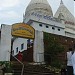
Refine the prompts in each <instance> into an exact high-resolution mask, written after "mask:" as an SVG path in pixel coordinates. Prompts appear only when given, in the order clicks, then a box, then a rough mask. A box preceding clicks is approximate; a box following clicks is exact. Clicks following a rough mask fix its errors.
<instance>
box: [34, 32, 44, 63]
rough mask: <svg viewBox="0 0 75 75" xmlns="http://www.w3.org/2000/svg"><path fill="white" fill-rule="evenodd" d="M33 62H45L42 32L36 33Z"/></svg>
mask: <svg viewBox="0 0 75 75" xmlns="http://www.w3.org/2000/svg"><path fill="white" fill-rule="evenodd" d="M33 60H34V62H44V42H43V32H40V31H35V39H34V51H33Z"/></svg>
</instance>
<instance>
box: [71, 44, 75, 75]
mask: <svg viewBox="0 0 75 75" xmlns="http://www.w3.org/2000/svg"><path fill="white" fill-rule="evenodd" d="M71 59H72V65H73V75H75V44H74V49H73V52H72V57H71Z"/></svg>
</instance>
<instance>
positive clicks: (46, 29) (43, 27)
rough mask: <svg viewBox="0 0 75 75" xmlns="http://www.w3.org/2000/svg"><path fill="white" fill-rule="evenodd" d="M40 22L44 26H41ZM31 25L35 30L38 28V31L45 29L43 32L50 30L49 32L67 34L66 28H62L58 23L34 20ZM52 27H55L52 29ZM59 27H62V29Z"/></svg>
mask: <svg viewBox="0 0 75 75" xmlns="http://www.w3.org/2000/svg"><path fill="white" fill-rule="evenodd" d="M39 24H42V27H41V26H39ZM59 25H60V24H59ZM31 26H32V27H33V28H34V29H35V30H38V31H43V32H48V33H52V34H57V35H63V36H65V30H64V28H62V27H60V26H56V25H53V24H44V23H40V22H33V23H32V24H31ZM46 26H48V28H46ZM52 27H54V28H55V29H52ZM58 29H60V31H59V30H58Z"/></svg>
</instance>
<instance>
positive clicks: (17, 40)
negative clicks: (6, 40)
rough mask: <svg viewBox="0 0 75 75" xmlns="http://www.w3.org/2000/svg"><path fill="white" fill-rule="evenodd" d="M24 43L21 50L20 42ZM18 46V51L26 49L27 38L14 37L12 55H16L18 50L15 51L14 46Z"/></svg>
mask: <svg viewBox="0 0 75 75" xmlns="http://www.w3.org/2000/svg"><path fill="white" fill-rule="evenodd" d="M23 43H24V49H22V50H21V44H23ZM17 47H18V52H19V51H20V52H22V51H24V50H27V39H25V38H16V39H15V40H14V42H13V49H12V50H14V55H17V54H18V52H16V48H17Z"/></svg>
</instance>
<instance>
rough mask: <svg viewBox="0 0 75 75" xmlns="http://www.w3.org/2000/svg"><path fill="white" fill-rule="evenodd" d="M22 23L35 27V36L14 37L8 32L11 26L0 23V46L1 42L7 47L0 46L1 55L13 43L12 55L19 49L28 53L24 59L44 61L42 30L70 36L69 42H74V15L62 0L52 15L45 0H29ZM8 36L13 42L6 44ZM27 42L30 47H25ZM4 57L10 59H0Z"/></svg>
mask: <svg viewBox="0 0 75 75" xmlns="http://www.w3.org/2000/svg"><path fill="white" fill-rule="evenodd" d="M23 23H25V24H28V25H30V26H31V27H33V28H34V29H35V38H34V39H24V38H19V37H18V38H14V37H12V35H11V34H10V32H11V29H12V27H11V26H5V25H3V24H2V27H1V46H2V45H3V44H7V45H8V49H7V47H5V48H4V46H3V47H1V51H0V53H1V54H0V55H1V56H3V53H4V51H6V50H5V49H7V50H9V51H10V50H11V46H12V45H13V46H12V51H13V55H14V56H16V55H17V54H18V52H19V51H21V52H23V54H24V55H28V54H29V55H28V56H27V59H25V57H26V56H24V59H25V60H28V61H34V62H42V63H44V40H43V39H44V32H46V33H50V34H53V35H56V36H61V37H62V38H63V37H64V38H71V42H75V41H74V38H75V17H74V16H73V15H72V14H71V12H70V11H69V10H68V9H67V7H66V6H65V5H64V3H63V1H62V0H61V1H60V6H59V8H58V9H57V11H56V13H55V15H54V16H53V11H52V8H51V6H50V5H49V3H48V1H47V0H31V1H30V3H29V5H28V6H27V8H26V11H25V13H24V14H23ZM5 27H6V28H5ZM7 29H8V30H7ZM6 33H8V34H6ZM9 34H10V35H9ZM4 36H5V37H4ZM8 37H10V39H12V40H13V44H11V45H10V46H9V44H8V41H10V42H9V43H11V40H10V39H8V40H7V42H6V39H7V38H8ZM4 39H5V40H4ZM72 39H73V40H72ZM64 40H66V39H64ZM4 42H6V43H4ZM28 42H30V43H31V46H29V47H30V48H28V47H27V45H28ZM73 44H74V43H73ZM9 47H10V48H9ZM3 50H4V51H3ZM25 52H26V53H25ZM5 54H6V53H5ZM5 54H4V55H5ZM7 54H8V53H7ZM8 57H9V55H8ZM4 59H5V60H10V58H9V59H8V58H5V57H4V58H2V57H0V60H4ZM29 59H30V60H29Z"/></svg>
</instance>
